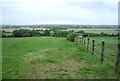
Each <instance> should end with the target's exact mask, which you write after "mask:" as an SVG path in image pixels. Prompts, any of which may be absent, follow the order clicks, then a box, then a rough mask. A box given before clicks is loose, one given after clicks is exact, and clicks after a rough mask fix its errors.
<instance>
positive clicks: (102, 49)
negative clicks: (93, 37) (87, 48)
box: [101, 41, 105, 63]
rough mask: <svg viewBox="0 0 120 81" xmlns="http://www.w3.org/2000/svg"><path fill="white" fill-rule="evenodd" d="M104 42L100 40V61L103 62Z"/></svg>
mask: <svg viewBox="0 0 120 81" xmlns="http://www.w3.org/2000/svg"><path fill="white" fill-rule="evenodd" d="M104 44H105V42H104V41H102V42H101V63H102V62H103V55H104Z"/></svg>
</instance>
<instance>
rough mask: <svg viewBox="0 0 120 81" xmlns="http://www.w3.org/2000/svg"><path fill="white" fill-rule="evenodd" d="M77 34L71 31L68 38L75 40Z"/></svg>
mask: <svg viewBox="0 0 120 81" xmlns="http://www.w3.org/2000/svg"><path fill="white" fill-rule="evenodd" d="M76 36H77V35H76V33H70V34H68V35H67V40H69V41H72V42H74V39H75V37H76Z"/></svg>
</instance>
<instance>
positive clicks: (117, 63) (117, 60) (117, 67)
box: [115, 44, 120, 73]
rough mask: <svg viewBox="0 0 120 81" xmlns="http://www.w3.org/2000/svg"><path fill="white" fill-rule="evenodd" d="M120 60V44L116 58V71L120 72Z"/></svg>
mask: <svg viewBox="0 0 120 81" xmlns="http://www.w3.org/2000/svg"><path fill="white" fill-rule="evenodd" d="M119 62H120V44H117V46H116V58H115V73H118V72H119Z"/></svg>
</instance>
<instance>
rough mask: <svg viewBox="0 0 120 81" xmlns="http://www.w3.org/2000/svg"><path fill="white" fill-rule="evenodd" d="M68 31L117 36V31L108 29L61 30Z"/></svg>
mask: <svg viewBox="0 0 120 81" xmlns="http://www.w3.org/2000/svg"><path fill="white" fill-rule="evenodd" d="M70 30H74V31H75V32H77V31H80V30H83V31H85V32H86V33H98V34H100V33H102V32H103V33H106V34H117V33H118V31H116V29H113V28H111V29H108V28H69V29H67V30H62V31H70Z"/></svg>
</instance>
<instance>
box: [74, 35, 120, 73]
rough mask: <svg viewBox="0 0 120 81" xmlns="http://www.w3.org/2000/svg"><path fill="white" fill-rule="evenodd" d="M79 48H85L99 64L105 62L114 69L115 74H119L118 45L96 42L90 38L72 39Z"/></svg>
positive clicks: (119, 45)
mask: <svg viewBox="0 0 120 81" xmlns="http://www.w3.org/2000/svg"><path fill="white" fill-rule="evenodd" d="M74 42H76V43H77V44H78V45H79V46H80V47H82V48H85V49H86V51H87V52H89V53H91V55H94V54H95V55H96V56H97V57H98V58H99V60H100V62H101V64H102V63H103V62H105V63H106V64H108V65H111V66H113V67H114V70H115V73H119V70H120V69H119V68H120V67H119V63H120V44H111V43H106V42H104V41H101V42H99V41H96V40H92V39H90V38H85V37H81V38H78V37H76V38H75V39H74Z"/></svg>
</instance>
